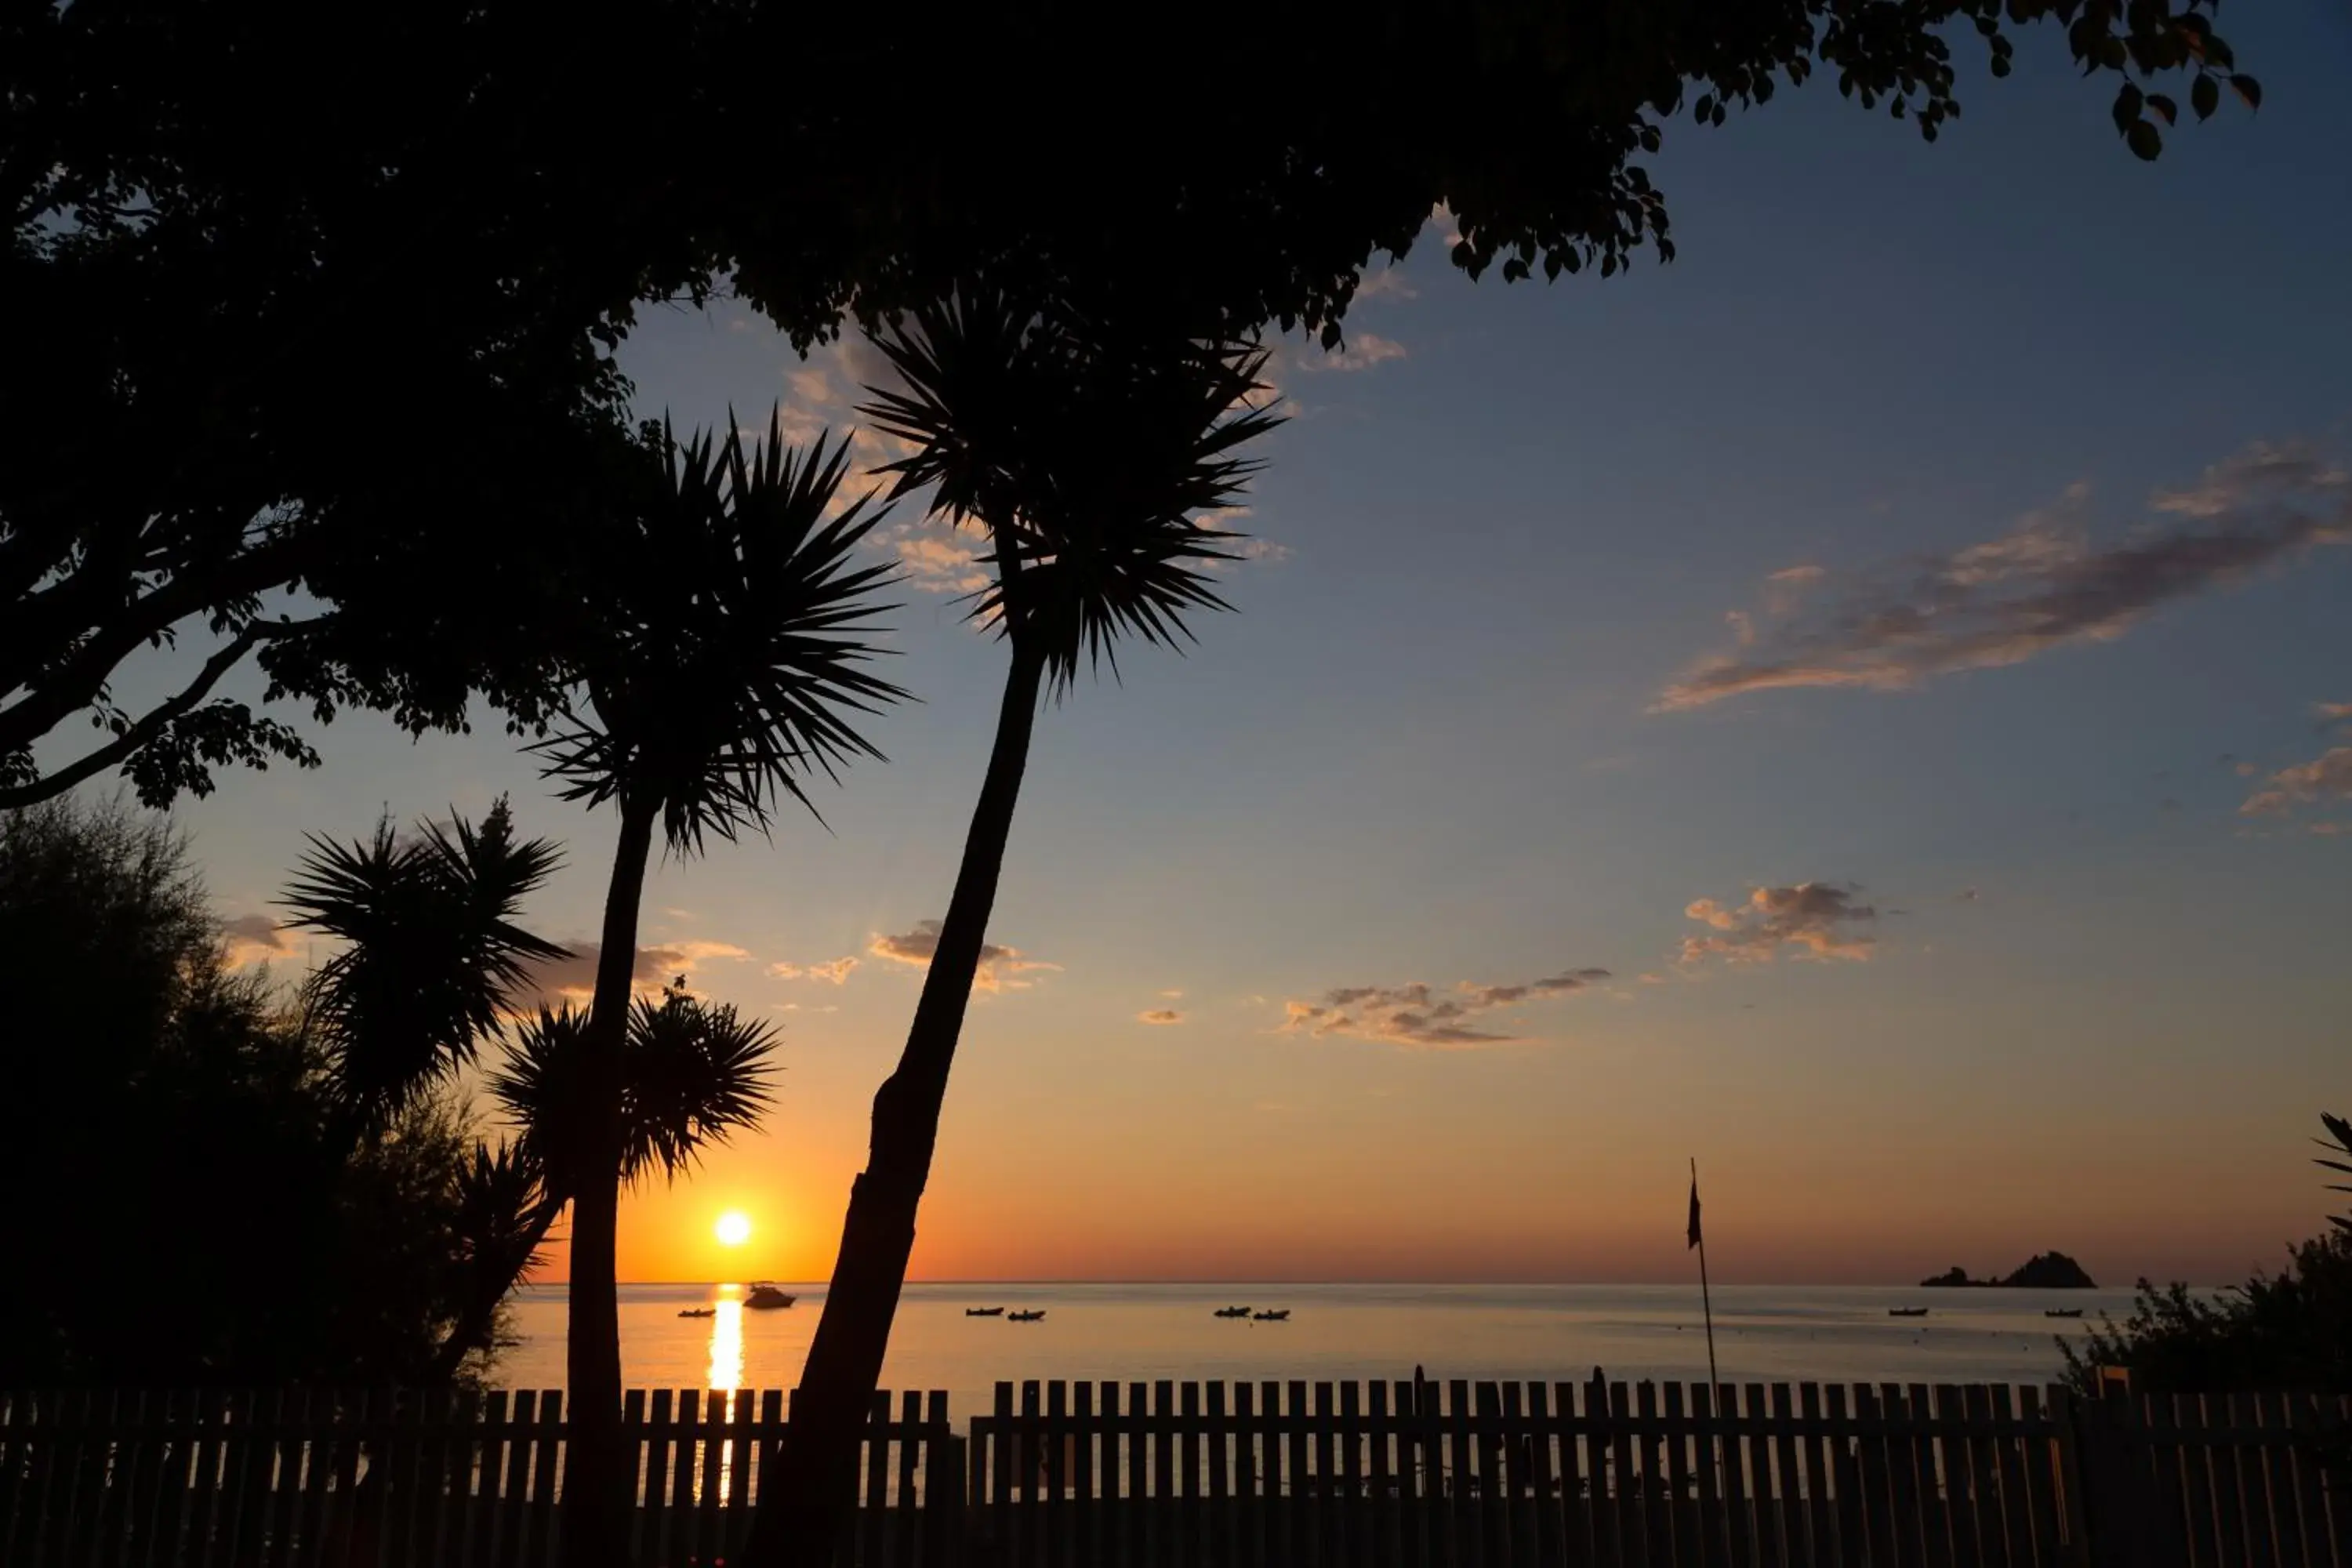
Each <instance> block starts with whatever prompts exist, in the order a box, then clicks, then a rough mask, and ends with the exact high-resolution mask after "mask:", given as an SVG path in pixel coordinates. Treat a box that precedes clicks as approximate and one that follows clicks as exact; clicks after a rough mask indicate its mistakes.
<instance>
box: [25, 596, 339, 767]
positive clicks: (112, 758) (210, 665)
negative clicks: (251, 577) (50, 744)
mask: <svg viewBox="0 0 2352 1568" xmlns="http://www.w3.org/2000/svg"><path fill="white" fill-rule="evenodd" d="M313 624H315V623H313V622H310V621H300V622H282V621H253V622H250V623H248V624H247V626H246V628H245V629H244V630H243V631H241V632H239V633H237V634H236V637H233V638H231V639H230V640H229V642H228V644H227V645H226V647H222V648H221V649H220V650H219V651H218V652H216V653H215V654H214V655H213V656H212V658H208V659H206V660H205V667H204V668H202V669H200V670H198V671H197V672H196V678H195V679H194V680H192V681H190V682H189V683H188V684H187V685H186V686H185V687H184V688H183V689H181V691H180V692H179V694H178V695H177V696H175V697H171V698H168V699H166V700H164V701H163V702H161V703H159V704H157V705H156V706H155V707H154V708H153V709H152V710H150V711H149V712H148V713H147V714H146V715H145V716H144V717H143V718H142V719H140V720H139V721H138V722H137V723H135V724H132V725H131V727H130V728H129V729H126V730H124V731H122V732H121V734H119V735H117V736H115V737H114V739H113V740H111V741H110V742H107V743H106V744H105V745H103V746H100V748H99V749H98V750H96V751H94V752H90V753H89V755H87V756H85V757H83V758H81V759H80V760H79V761H78V762H73V763H68V764H67V765H66V766H64V767H62V768H59V769H58V771H57V772H56V773H51V774H49V775H48V776H47V778H40V779H35V780H34V781H33V782H32V783H30V784H17V785H15V786H13V787H5V788H0V809H9V808H14V807H16V806H25V805H37V804H39V803H40V802H42V801H45V800H48V799H51V798H53V797H55V796H57V795H63V794H65V792H66V791H68V790H69V789H71V788H73V787H74V786H75V785H76V784H80V783H81V782H82V781H83V780H85V779H89V778H91V777H94V776H95V775H97V774H99V773H103V772H105V771H106V770H107V769H108V768H110V767H112V766H114V765H115V764H116V763H120V762H121V761H123V760H124V759H125V758H127V757H129V756H130V755H131V753H132V752H136V751H138V750H139V748H140V747H142V746H143V745H145V744H147V742H150V741H152V740H153V739H154V738H155V737H156V736H157V735H159V734H161V733H163V730H164V728H165V727H166V726H168V725H169V724H171V723H172V722H173V721H174V720H176V719H178V718H179V717H180V716H181V715H182V714H184V713H185V712H187V711H188V710H190V709H191V708H194V706H195V705H196V704H197V703H199V702H201V701H203V700H204V699H205V693H206V692H209V691H210V690H212V689H213V687H214V685H215V683H217V682H218V681H219V679H220V678H221V677H222V676H224V675H226V674H227V673H228V672H229V670H230V669H232V668H235V667H236V665H237V663H238V662H239V661H241V660H242V659H243V658H245V656H246V655H247V654H248V653H250V652H252V651H253V646H254V645H255V644H256V643H257V642H260V641H262V640H264V639H265V638H268V637H282V636H283V635H285V634H286V633H287V632H289V631H294V630H298V629H299V628H300V627H302V626H310V625H313Z"/></svg>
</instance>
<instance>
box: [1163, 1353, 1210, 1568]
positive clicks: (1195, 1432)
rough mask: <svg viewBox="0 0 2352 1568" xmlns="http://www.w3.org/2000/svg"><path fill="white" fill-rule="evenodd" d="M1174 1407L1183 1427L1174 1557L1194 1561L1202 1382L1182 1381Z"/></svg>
mask: <svg viewBox="0 0 2352 1568" xmlns="http://www.w3.org/2000/svg"><path fill="white" fill-rule="evenodd" d="M1176 1394H1177V1401H1178V1404H1177V1410H1178V1414H1179V1415H1180V1417H1181V1426H1182V1429H1183V1436H1182V1437H1181V1438H1180V1439H1179V1440H1178V1444H1177V1449H1176V1465H1177V1469H1178V1471H1179V1472H1180V1480H1179V1484H1178V1487H1177V1491H1178V1494H1179V1496H1180V1497H1181V1499H1182V1500H1181V1501H1180V1502H1175V1503H1173V1504H1171V1506H1172V1507H1173V1508H1174V1509H1175V1510H1176V1542H1177V1545H1176V1560H1177V1561H1178V1562H1179V1563H1188V1564H1189V1563H1198V1562H1200V1561H1201V1560H1202V1512H1201V1432H1200V1428H1201V1385H1200V1384H1198V1383H1185V1384H1179V1385H1178V1387H1177V1390H1176Z"/></svg>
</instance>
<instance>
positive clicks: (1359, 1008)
mask: <svg viewBox="0 0 2352 1568" xmlns="http://www.w3.org/2000/svg"><path fill="white" fill-rule="evenodd" d="M1608 978H1609V971H1607V970H1605V969H1570V970H1566V971H1563V972H1562V973H1558V974H1554V975H1550V976H1548V977H1547V978H1545V979H1542V980H1530V981H1527V982H1525V983H1524V984H1517V985H1481V984H1476V983H1475V982H1472V981H1466V980H1465V981H1464V982H1462V983H1461V984H1458V985H1456V986H1455V987H1454V989H1453V990H1452V991H1451V992H1440V991H1437V990H1435V989H1433V988H1432V987H1431V986H1428V985H1425V984H1419V983H1415V984H1411V985H1349V986H1343V987H1341V988H1340V989H1339V990H1337V991H1328V992H1326V993H1324V995H1323V999H1322V1000H1321V1001H1320V1002H1299V1001H1286V1002H1285V1003H1284V1004H1283V1005H1282V1008H1283V1019H1282V1023H1281V1024H1280V1025H1279V1026H1277V1027H1276V1033H1277V1034H1286V1035H1302V1034H1303V1035H1311V1036H1313V1037H1316V1038H1318V1039H1321V1038H1323V1037H1326V1036H1328V1035H1347V1036H1349V1037H1353V1038H1355V1039H1359V1040H1375V1041H1379V1042H1381V1043H1383V1044H1387V1045H1393V1046H1403V1047H1412V1048H1416V1049H1423V1050H1470V1049H1475V1048H1476V1047H1480V1046H1499V1045H1507V1044H1509V1043H1511V1042H1512V1041H1515V1040H1518V1039H1521V1038H1524V1037H1523V1036H1519V1035H1513V1034H1507V1033H1505V1032H1503V1031H1501V1030H1498V1029H1494V1028H1489V1027H1485V1026H1481V1025H1480V1024H1478V1023H1476V1022H1475V1021H1474V1020H1476V1019H1478V1018H1480V1017H1481V1016H1483V1015H1485V1014H1487V1013H1491V1012H1494V1011H1496V1010H1497V1009H1500V1008H1505V1007H1516V1006H1517V1005H1521V1004H1522V1003H1526V1002H1533V1001H1540V1000H1544V999H1547V998H1549V997H1554V996H1569V995H1573V994H1576V993H1578V992H1580V991H1585V990H1589V989H1590V988H1591V985H1592V984H1593V983H1594V982H1595V981H1600V980H1606V979H1608Z"/></svg>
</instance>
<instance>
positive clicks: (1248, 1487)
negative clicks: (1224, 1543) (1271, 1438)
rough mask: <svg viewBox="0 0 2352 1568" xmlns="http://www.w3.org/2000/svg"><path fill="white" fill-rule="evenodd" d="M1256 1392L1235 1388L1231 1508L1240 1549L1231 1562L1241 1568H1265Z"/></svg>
mask: <svg viewBox="0 0 2352 1568" xmlns="http://www.w3.org/2000/svg"><path fill="white" fill-rule="evenodd" d="M1256 1394H1257V1390H1256V1389H1255V1388H1254V1387H1252V1386H1251V1385H1250V1384H1248V1383H1245V1382H1244V1383H1236V1384H1234V1513H1235V1516H1236V1528H1237V1529H1239V1531H1241V1540H1240V1546H1239V1548H1238V1550H1236V1551H1235V1552H1234V1562H1236V1563H1240V1564H1242V1568H1265V1561H1266V1552H1265V1544H1266V1542H1265V1529H1266V1520H1265V1500H1264V1496H1263V1493H1264V1491H1265V1481H1264V1476H1265V1466H1264V1464H1263V1463H1262V1462H1261V1459H1260V1454H1261V1448H1260V1443H1261V1438H1260V1436H1259V1433H1260V1431H1261V1426H1260V1423H1259V1421H1258V1415H1257V1399H1256Z"/></svg>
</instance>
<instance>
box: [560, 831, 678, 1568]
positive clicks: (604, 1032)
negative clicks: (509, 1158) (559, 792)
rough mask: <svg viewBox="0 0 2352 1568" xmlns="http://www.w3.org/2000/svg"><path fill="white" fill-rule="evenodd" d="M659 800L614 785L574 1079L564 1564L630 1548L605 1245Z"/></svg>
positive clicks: (617, 1356) (630, 1472)
mask: <svg viewBox="0 0 2352 1568" xmlns="http://www.w3.org/2000/svg"><path fill="white" fill-rule="evenodd" d="M660 807H661V803H660V801H659V800H658V799H653V800H645V799H638V798H636V797H634V796H627V795H625V796H624V797H623V799H622V805H621V841H620V844H619V846H618V847H616V848H615V849H614V852H613V879H612V883H611V885H610V887H609V888H608V889H606V891H605V894H604V945H603V947H602V949H601V950H600V951H599V952H597V955H596V995H595V1000H594V1001H593V1002H592V1003H591V1004H590V1005H589V1014H588V1031H587V1037H586V1040H585V1042H584V1043H585V1044H586V1046H587V1047H588V1048H587V1050H586V1051H585V1052H584V1055H585V1056H586V1058H587V1063H586V1066H585V1069H584V1071H585V1076H586V1079H587V1082H586V1083H585V1084H584V1085H583V1091H584V1092H585V1093H586V1095H587V1097H588V1103H589V1104H590V1105H591V1106H593V1107H594V1108H595V1109H594V1110H593V1115H594V1117H595V1120H596V1125H595V1127H594V1128H593V1137H592V1139H591V1141H589V1142H586V1143H585V1145H584V1147H583V1158H582V1169H581V1171H580V1189H579V1191H578V1192H576V1193H574V1194H572V1268H571V1275H572V1284H571V1290H570V1295H571V1311H570V1319H571V1322H570V1335H569V1337H568V1339H567V1341H566V1342H565V1347H564V1381H565V1382H566V1384H568V1385H569V1392H570V1401H569V1403H570V1405H571V1408H570V1410H569V1411H568V1412H567V1413H566V1414H567V1415H568V1421H567V1425H568V1426H569V1427H570V1435H569V1440H568V1441H567V1442H566V1444H565V1446H564V1457H563V1472H564V1473H563V1562H564V1564H565V1568H614V1565H615V1564H621V1563H626V1562H627V1561H628V1556H629V1535H630V1525H631V1523H632V1522H633V1516H634V1514H635V1506H636V1500H635V1497H633V1496H632V1495H630V1494H631V1493H632V1491H633V1490H634V1489H635V1479H636V1467H635V1465H631V1464H627V1463H625V1458H626V1456H625V1455H624V1454H623V1453H622V1451H621V1317H620V1297H619V1286H618V1279H617V1270H618V1268H619V1262H618V1258H617V1256H616V1252H615V1248H616V1245H617V1238H616V1231H617V1228H618V1225H619V1219H620V1209H621V1049H622V1045H623V1042H624V1041H625V1039H626V1038H627V1036H628V1027H629V982H630V978H631V976H632V974H633V973H634V972H635V968H636V961H637V906H638V903H639V901H640V900H641V899H642V898H643V896H644V893H645V887H646V858H648V857H649V856H650V855H651V853H652V851H653V833H654V819H655V817H656V816H658V815H659V813H660Z"/></svg>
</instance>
